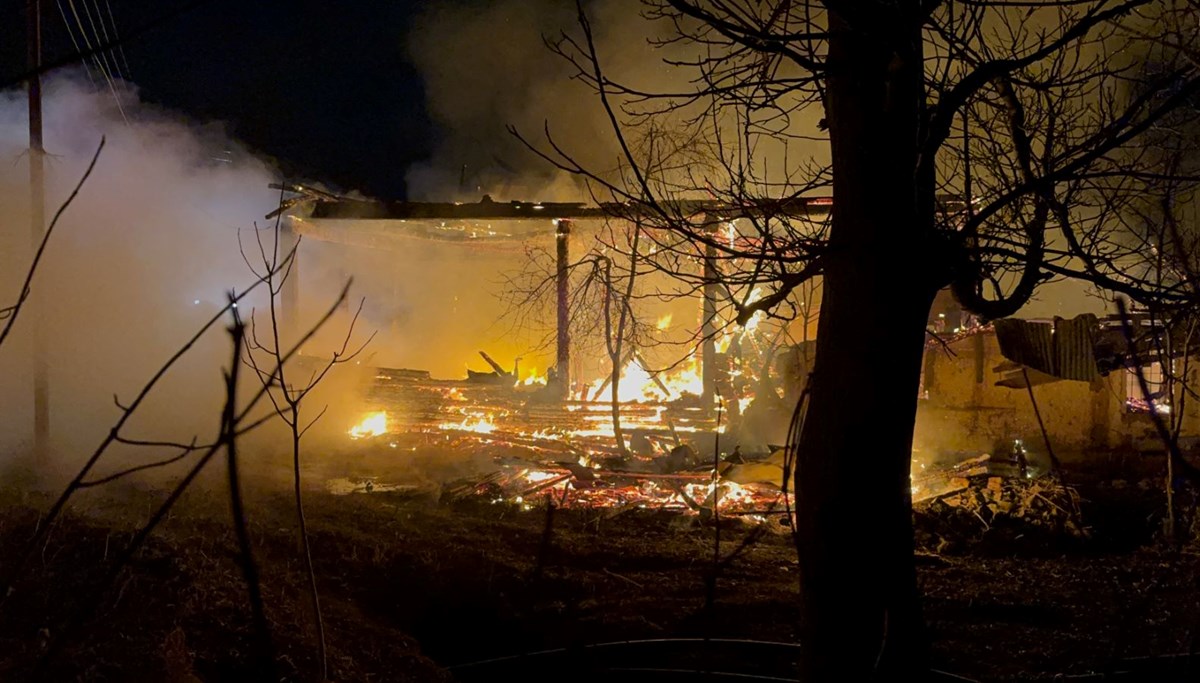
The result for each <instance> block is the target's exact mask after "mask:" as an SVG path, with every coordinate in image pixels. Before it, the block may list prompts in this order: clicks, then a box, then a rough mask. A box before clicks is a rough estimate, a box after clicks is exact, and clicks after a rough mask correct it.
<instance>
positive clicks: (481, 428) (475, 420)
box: [438, 413, 496, 434]
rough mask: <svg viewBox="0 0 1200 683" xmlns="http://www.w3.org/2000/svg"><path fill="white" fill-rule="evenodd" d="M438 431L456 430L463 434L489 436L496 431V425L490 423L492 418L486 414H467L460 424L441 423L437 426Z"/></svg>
mask: <svg viewBox="0 0 1200 683" xmlns="http://www.w3.org/2000/svg"><path fill="white" fill-rule="evenodd" d="M438 429H457V430H459V431H463V432H476V433H478V434H491V433H492V432H494V431H496V423H495V422H492V416H490V415H488V414H486V413H467V416H466V417H465V418H463V420H462V422H443V423H442V424H440V425H438Z"/></svg>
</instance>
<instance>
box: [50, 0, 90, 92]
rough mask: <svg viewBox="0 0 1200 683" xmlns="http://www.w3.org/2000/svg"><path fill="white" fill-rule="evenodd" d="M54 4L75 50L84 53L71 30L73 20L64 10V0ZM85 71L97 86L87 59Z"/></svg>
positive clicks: (84, 66) (58, 0)
mask: <svg viewBox="0 0 1200 683" xmlns="http://www.w3.org/2000/svg"><path fill="white" fill-rule="evenodd" d="M54 4H55V5H57V6H58V14H59V16H61V17H62V20H63V27H64V28H66V29H67V36H68V37H70V38H71V45H73V46H74V47H75V52H77V53H82V52H83V51H82V50H80V49H79V41H78V40H76V39H75V32H74V31H72V30H71V22H70V20H68V19H67V13H66V11H65V10H63V6H62V0H55V2H54ZM83 73H85V74H87V77H88V82H90V83H91V84H92V87H93V88H94V87H96V79H95V77H93V76H92V70H91V69H89V68H88V66H87V61H86V60H85V61H84V63H83Z"/></svg>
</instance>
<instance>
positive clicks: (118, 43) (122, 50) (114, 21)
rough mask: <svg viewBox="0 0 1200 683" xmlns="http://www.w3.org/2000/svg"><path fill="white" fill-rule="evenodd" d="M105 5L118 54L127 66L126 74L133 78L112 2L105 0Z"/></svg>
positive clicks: (122, 62)
mask: <svg viewBox="0 0 1200 683" xmlns="http://www.w3.org/2000/svg"><path fill="white" fill-rule="evenodd" d="M104 7H105V9H107V10H108V23H110V24H112V34H113V42H114V43H115V44H116V46H117V53H116V54H117V56H119V57H120V58H121V64H122V65H124V66H125V75H126V76H128V77H129V78H130V79H132V78H133V70H132V69H130V68H129V60H128V59H125V46H124V45H123V44H122V43H121V34H119V33H117V18H116V17H114V16H113V11H112V3H110V2H109V1H108V0H104ZM97 12H99V10H97ZM114 59H115V58H114Z"/></svg>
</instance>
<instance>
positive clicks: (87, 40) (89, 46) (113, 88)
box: [67, 0, 129, 125]
mask: <svg viewBox="0 0 1200 683" xmlns="http://www.w3.org/2000/svg"><path fill="white" fill-rule="evenodd" d="M67 4H68V5H70V7H71V14H72V15H73V16H74V17H75V24H76V26H78V27H79V33H80V35H82V36H83V43H84V45H86V46H87V49H88V52H90V53H91V54H92V55H103V54H104V53H103V51H101V50H100V46H101V45H103V44H107V41H105V43H101V41H100V35H99V34H97V35H96V45H97V47H96V49H93V48H92V41H91V39H90V38H89V37H88V33H87V29H86V28H84V26H83V21H82V20H81V19H80V18H79V10H78V9H76V7H75V0H67ZM83 9H84V10H85V11H86V10H87V1H86V0H84V5H83ZM89 16H90V15H89ZM92 27H93V28H94V27H95V23H94V22H93V24H92ZM106 63H107V60H105V62H104V63H101V62H100V61H99V59H97V60H96V66H97V68H99V69H100V73H101V75H103V76H104V80H105V82H106V83H108V90H109V92H111V93H112V96H113V99H114V100H116V102H117V111H119V112H121V118H122V119H124V121H125V125H129V117H128V116H126V115H125V107H124V106H122V105H121V96H120V95H119V94H118V93H117V86H116V85H115V84H114V83H113V79H112V75H111V74H110V73H109V72H108V69H107V68H106V67H105V64H106Z"/></svg>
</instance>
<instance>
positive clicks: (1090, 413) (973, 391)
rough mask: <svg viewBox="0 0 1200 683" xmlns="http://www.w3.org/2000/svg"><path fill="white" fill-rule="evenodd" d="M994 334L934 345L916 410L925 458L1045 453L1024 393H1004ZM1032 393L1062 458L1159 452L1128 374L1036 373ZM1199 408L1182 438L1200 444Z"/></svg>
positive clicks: (1191, 410) (1192, 408) (1189, 415)
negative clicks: (1132, 399)
mask: <svg viewBox="0 0 1200 683" xmlns="http://www.w3.org/2000/svg"><path fill="white" fill-rule="evenodd" d="M1006 364H1008V365H1011V362H1009V361H1007V360H1006V359H1005V358H1004V357H1003V356H1002V355H1000V346H999V344H998V342H997V340H996V336H995V334H994V333H993V332H992V331H990V330H987V329H985V330H982V331H980V332H977V333H975V334H971V335H967V336H964V337H962V338H960V339H957V340H954V341H950V342H948V343H947V345H946V347H943V346H942V345H940V344H932V345H931V346H930V347H929V348H928V349H927V350H926V352H925V366H924V391H925V396H924V397H923V399H922V400H921V402H920V404H919V406H918V409H917V427H916V435H915V441H914V447H915V448H917V449H918V450H919V451H928V452H932V453H937V452H972V453H983V452H995V451H996V450H997V449H1007V448H1009V447H1010V445H1011V442H1012V440H1013V439H1022V440H1024V441H1025V443H1026V446H1027V447H1029V448H1030V449H1032V450H1034V451H1039V450H1043V449H1044V446H1042V443H1043V440H1042V435H1041V431H1040V430H1039V428H1038V424H1037V417H1036V416H1035V414H1034V411H1033V407H1032V405H1031V404H1030V400H1029V392H1028V391H1027V390H1026V388H1025V387H1023V386H1020V387H1016V388H1012V387H1007V386H997V382H999V381H1000V380H1002V379H1004V378H1005V377H1006V376H1007V375H1006V374H1005V373H1004V372H1003V367H1004V365H1006ZM1029 375H1030V380H1031V382H1032V383H1033V385H1034V386H1033V393H1034V396H1035V398H1036V399H1037V404H1038V408H1039V410H1040V411H1041V413H1042V419H1043V420H1044V421H1045V424H1046V431H1047V433H1048V434H1049V436H1050V440H1051V443H1052V445H1053V446H1054V449H1055V453H1056V454H1059V455H1060V456H1063V457H1067V458H1069V457H1071V456H1080V455H1082V454H1084V453H1085V452H1088V451H1096V450H1105V449H1124V448H1137V449H1145V450H1153V449H1155V448H1158V447H1159V446H1158V441H1157V438H1156V437H1155V435H1154V426H1153V423H1152V421H1151V419H1150V417H1149V416H1148V415H1146V414H1142V413H1131V412H1129V411H1128V409H1127V408H1126V404H1125V400H1126V398H1127V392H1128V384H1127V382H1128V380H1127V372H1126V371H1117V372H1113V373H1110V374H1109V375H1107V376H1104V377H1100V378H1099V379H1097V380H1095V381H1092V382H1081V381H1070V380H1058V379H1056V378H1053V377H1049V376H1048V375H1044V374H1042V373H1039V372H1036V371H1032V370H1031V371H1029ZM1195 403H1196V402H1195V401H1192V402H1190V403H1189V405H1188V406H1187V409H1186V412H1185V415H1184V424H1183V430H1182V435H1183V436H1184V437H1196V436H1200V409H1198V407H1197V406H1196V405H1195Z"/></svg>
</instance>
